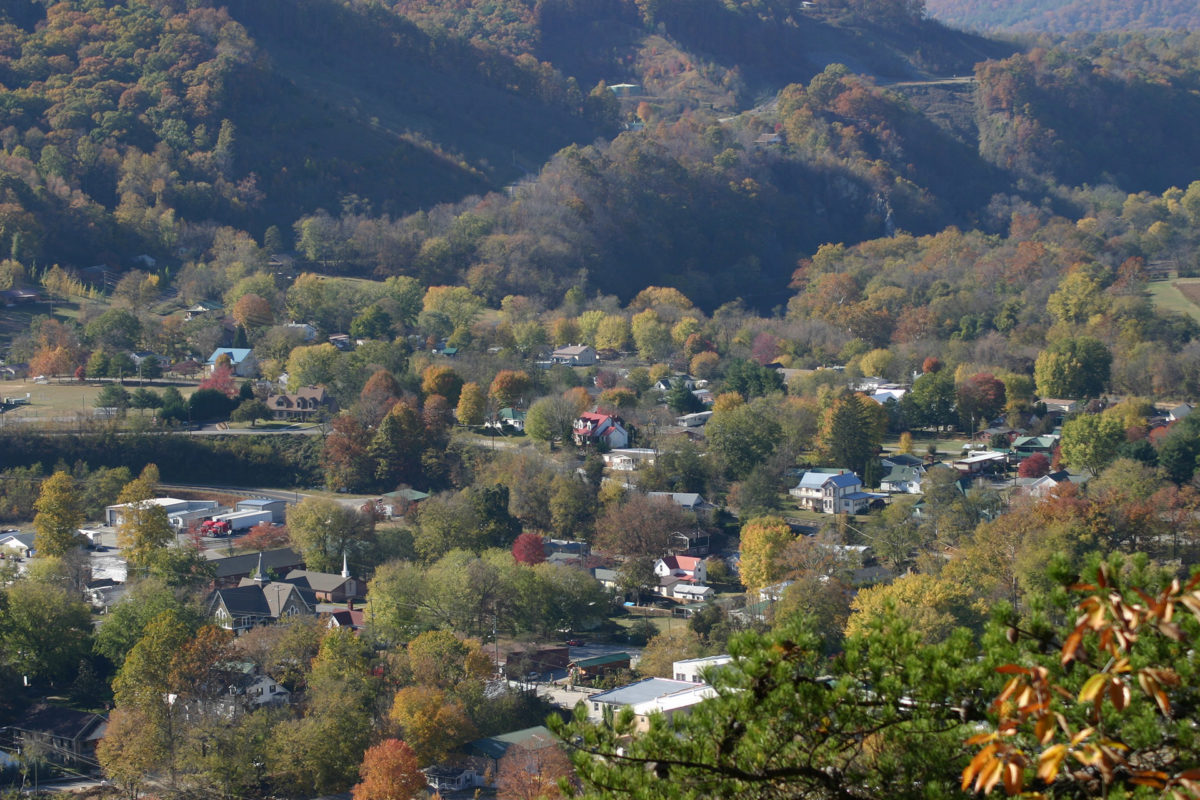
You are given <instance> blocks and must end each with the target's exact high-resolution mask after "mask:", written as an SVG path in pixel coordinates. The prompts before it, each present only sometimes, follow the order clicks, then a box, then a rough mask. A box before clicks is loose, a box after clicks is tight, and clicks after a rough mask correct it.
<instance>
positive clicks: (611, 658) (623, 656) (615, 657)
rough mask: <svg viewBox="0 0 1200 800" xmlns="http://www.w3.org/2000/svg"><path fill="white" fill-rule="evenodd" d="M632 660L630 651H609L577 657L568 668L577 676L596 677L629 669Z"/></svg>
mask: <svg viewBox="0 0 1200 800" xmlns="http://www.w3.org/2000/svg"><path fill="white" fill-rule="evenodd" d="M630 660H631V656H630V655H629V653H608V654H607V655H602V656H592V657H591V658H578V659H575V660H574V661H572V662H570V664H569V665H568V669H569V670H570V671H571V673H572V674H574V675H575V676H576V677H579V678H594V677H597V676H599V675H605V674H607V673H609V672H615V671H616V670H619V669H629V668H630Z"/></svg>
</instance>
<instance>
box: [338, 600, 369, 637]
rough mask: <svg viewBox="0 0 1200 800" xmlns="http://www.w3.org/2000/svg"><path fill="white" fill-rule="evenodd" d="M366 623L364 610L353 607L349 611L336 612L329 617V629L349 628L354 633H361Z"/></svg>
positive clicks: (340, 610)
mask: <svg viewBox="0 0 1200 800" xmlns="http://www.w3.org/2000/svg"><path fill="white" fill-rule="evenodd" d="M365 621H366V620H365V617H364V615H363V612H362V610H361V609H358V608H355V607H354V606H353V605H351V606H350V607H349V608H347V609H339V610H338V611H334V612H332V613H331V614H330V615H329V627H331V628H349V629H350V630H352V631H361V630H362V629H363V625H364V624H365Z"/></svg>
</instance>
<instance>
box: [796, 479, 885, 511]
mask: <svg viewBox="0 0 1200 800" xmlns="http://www.w3.org/2000/svg"><path fill="white" fill-rule="evenodd" d="M788 494H790V495H791V496H792V497H795V498H796V499H797V500H798V501H799V505H800V507H801V508H806V509H808V510H810V511H821V512H824V513H826V514H859V513H862V512H863V511H865V510H866V508H867V505H868V504H870V502H871V500H872V499H873V498H874V495H871V494H868V493H867V492H864V491H863V490H862V481H861V480H859V478H858V476H857V475H855V474H854V473H853V472H843V473H841V474H840V475H831V474H830V473H828V472H806V473H804V476H803V477H801V478H800V483H798V484H797V485H796V486H794V487H792V488H791V489H789V490H788Z"/></svg>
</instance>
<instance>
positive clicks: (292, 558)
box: [212, 547, 304, 580]
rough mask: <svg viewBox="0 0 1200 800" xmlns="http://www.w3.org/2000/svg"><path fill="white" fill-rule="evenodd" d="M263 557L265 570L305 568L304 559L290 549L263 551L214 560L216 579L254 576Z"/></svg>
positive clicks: (281, 548)
mask: <svg viewBox="0 0 1200 800" xmlns="http://www.w3.org/2000/svg"><path fill="white" fill-rule="evenodd" d="M260 556H261V557H262V564H263V568H264V569H273V570H280V569H295V568H296V567H302V566H304V559H303V558H301V557H300V554H299V553H297V552H296V551H295V550H293V549H292V548H290V547H280V548H276V549H275V550H262V551H260V552H258V553H245V554H243V555H240V556H225V557H224V558H214V559H212V562H213V566H214V567H215V568H216V573H215V574H214V577H216V578H217V579H218V580H220V579H221V578H232V577H234V576H237V575H252V574H254V570H256V569H257V568H258V559H259V557H260Z"/></svg>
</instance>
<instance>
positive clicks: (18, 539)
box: [0, 533, 33, 558]
mask: <svg viewBox="0 0 1200 800" xmlns="http://www.w3.org/2000/svg"><path fill="white" fill-rule="evenodd" d="M32 556H33V534H32V533H7V534H4V535H2V536H0V558H30V557H32Z"/></svg>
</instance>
